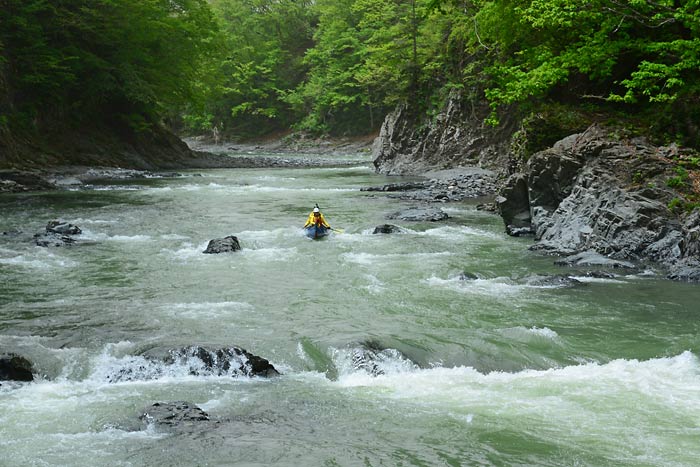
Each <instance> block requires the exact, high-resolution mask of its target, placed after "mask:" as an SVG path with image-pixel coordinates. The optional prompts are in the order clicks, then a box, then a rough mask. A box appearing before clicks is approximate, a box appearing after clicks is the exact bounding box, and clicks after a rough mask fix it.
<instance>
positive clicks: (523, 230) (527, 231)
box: [506, 225, 535, 237]
mask: <svg viewBox="0 0 700 467" xmlns="http://www.w3.org/2000/svg"><path fill="white" fill-rule="evenodd" d="M506 233H507V234H508V235H510V236H511V237H527V236H531V235H535V232H533V231H532V229H531V228H530V227H516V226H514V225H507V226H506Z"/></svg>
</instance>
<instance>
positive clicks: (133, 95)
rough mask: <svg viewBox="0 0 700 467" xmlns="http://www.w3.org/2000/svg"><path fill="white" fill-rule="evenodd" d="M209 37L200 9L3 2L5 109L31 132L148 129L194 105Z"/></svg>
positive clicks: (132, 0)
mask: <svg viewBox="0 0 700 467" xmlns="http://www.w3.org/2000/svg"><path fill="white" fill-rule="evenodd" d="M215 30H216V25H215V23H214V22H213V17H212V15H211V11H210V9H209V6H208V4H207V3H206V1H205V0H172V1H163V0H73V1H70V2H52V1H48V0H2V1H0V43H1V44H2V45H3V49H2V50H1V51H0V53H1V54H2V61H3V62H4V65H3V70H5V71H6V73H4V74H5V77H6V80H7V83H6V86H5V90H4V98H5V99H4V100H5V101H6V102H8V103H9V106H11V107H12V109H13V117H14V118H13V119H14V120H16V121H18V122H20V121H23V122H24V123H25V124H28V125H36V124H41V123H42V121H43V122H44V123H47V122H49V121H51V120H56V119H63V120H85V121H93V120H94V119H95V118H99V119H100V120H104V119H105V118H113V119H115V120H123V121H126V122H127V123H129V124H133V126H134V127H137V128H139V129H145V128H146V127H147V126H148V123H149V122H152V121H157V119H158V118H160V117H161V116H163V115H165V113H166V112H167V110H168V109H172V108H175V107H178V106H181V105H182V104H183V103H184V102H187V101H190V100H193V99H195V89H194V88H193V86H192V83H193V82H194V81H195V79H196V78H197V76H198V74H199V72H200V63H201V62H202V60H203V59H204V58H205V57H207V56H208V54H210V53H211V51H212V38H213V36H214V33H215ZM0 91H1V89H0ZM2 97H3V96H0V103H1V102H2V101H3V99H2Z"/></svg>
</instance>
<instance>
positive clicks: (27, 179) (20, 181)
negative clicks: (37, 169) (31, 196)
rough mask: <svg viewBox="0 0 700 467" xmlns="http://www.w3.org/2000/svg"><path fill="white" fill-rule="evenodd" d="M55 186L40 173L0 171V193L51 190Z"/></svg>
mask: <svg viewBox="0 0 700 467" xmlns="http://www.w3.org/2000/svg"><path fill="white" fill-rule="evenodd" d="M55 188H56V186H55V185H53V184H52V183H51V182H49V181H47V180H46V179H45V178H44V177H43V176H42V175H41V174H38V173H34V172H26V171H13V170H7V171H6V170H2V171H0V193H19V192H23V191H39V190H53V189H55Z"/></svg>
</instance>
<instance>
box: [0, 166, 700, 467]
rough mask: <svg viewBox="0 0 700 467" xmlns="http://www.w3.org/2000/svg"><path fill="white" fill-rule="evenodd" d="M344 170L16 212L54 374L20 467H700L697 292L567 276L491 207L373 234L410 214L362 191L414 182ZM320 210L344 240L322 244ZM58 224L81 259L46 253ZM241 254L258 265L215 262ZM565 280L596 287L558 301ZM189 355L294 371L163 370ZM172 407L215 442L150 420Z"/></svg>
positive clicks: (25, 324) (258, 172) (28, 387)
mask: <svg viewBox="0 0 700 467" xmlns="http://www.w3.org/2000/svg"><path fill="white" fill-rule="evenodd" d="M278 157H294V156H293V155H287V156H278ZM339 162H343V165H339V166H336V167H316V168H275V169H272V168H269V169H235V170H233V169H230V170H228V169H226V170H224V169H217V170H206V171H186V172H183V173H182V174H181V176H178V177H174V178H150V179H135V180H134V179H131V180H124V181H111V182H109V181H105V182H102V183H96V184H94V185H92V186H89V187H83V188H81V189H75V190H64V191H57V192H46V193H31V194H18V195H3V196H0V213H1V215H0V222H1V224H0V229H2V230H3V231H11V230H13V229H16V230H21V231H22V232H24V233H23V234H18V235H3V236H2V237H0V279H1V282H0V354H2V353H6V352H13V353H17V354H20V355H23V356H25V357H27V358H28V359H29V360H31V361H32V363H33V364H34V369H35V371H36V372H37V376H38V378H37V381H35V382H33V383H26V384H25V383H22V384H20V383H11V384H9V383H3V385H2V386H0V454H1V458H0V465H3V466H29V465H36V466H47V465H51V466H53V465H71V466H73V465H75V466H95V465H110V466H141V465H169V466H180V465H182V466H189V465H241V466H253V465H259V466H263V465H265V466H267V465H275V466H292V465H294V466H355V465H358V466H395V465H396V466H437V465H440V466H442V465H450V466H463V465H464V466H471V465H483V466H489V465H493V466H510V465H536V466H574V465H576V466H584V465H585V466H588V465H591V466H607V465H610V466H693V465H698V462H699V461H698V459H700V358H699V357H700V337H699V336H700V319H698V316H699V315H700V287H698V286H697V285H690V284H683V283H675V282H670V281H667V280H665V279H663V278H662V277H661V276H659V275H658V274H656V272H655V271H653V270H651V269H650V270H647V271H643V272H641V273H637V274H630V275H624V274H621V273H618V272H616V271H612V272H613V273H615V274H616V275H615V276H614V277H608V278H593V277H588V276H586V275H585V273H586V271H585V270H574V269H562V268H560V267H557V266H554V265H553V258H551V257H543V256H541V255H538V254H536V253H533V252H531V251H529V250H528V246H530V244H531V242H532V241H531V240H530V239H516V238H511V237H508V236H507V235H505V234H504V232H503V230H504V229H503V225H502V222H501V220H500V218H498V217H497V216H495V215H493V214H489V213H484V212H481V211H478V210H477V209H476V205H477V204H478V203H480V202H483V200H471V201H465V202H460V203H449V204H442V205H440V207H441V208H443V209H444V210H445V211H446V212H447V213H448V214H449V215H450V218H449V219H448V220H447V221H444V222H439V223H408V222H400V221H398V222H394V221H391V222H392V223H395V224H397V225H400V226H401V227H403V228H404V232H403V233H398V234H390V235H381V234H380V235H373V234H372V231H373V229H374V227H375V226H377V225H380V224H384V223H386V222H387V220H386V215H387V214H388V213H391V212H394V211H398V210H400V209H401V208H406V207H409V206H411V205H412V204H411V203H409V202H406V201H399V200H397V199H391V198H389V197H387V196H386V194H385V193H378V192H363V191H360V188H362V187H367V186H375V185H381V184H385V183H395V182H397V181H398V180H397V179H396V178H391V179H389V178H386V177H383V176H380V175H376V174H375V173H373V171H372V169H371V161H370V160H369V156H367V155H359V156H346V157H340V156H339ZM348 163H349V164H350V165H348ZM315 203H318V204H319V205H320V206H321V208H322V210H323V212H324V214H325V216H326V218H327V220H328V221H329V222H330V224H331V225H332V226H333V228H335V229H342V230H343V231H342V233H334V234H333V235H331V236H330V237H329V238H326V239H324V240H320V241H313V240H309V239H307V238H305V237H304V235H303V233H302V231H301V229H300V227H301V225H303V223H304V221H305V219H306V216H307V215H308V213H309V211H310V210H311V208H313V206H314V204H315ZM54 218H62V219H65V220H66V221H69V222H71V223H73V224H76V225H78V226H79V227H80V228H81V229H83V234H82V235H81V237H80V238H81V242H82V244H78V245H74V246H71V247H61V248H42V247H38V246H34V245H33V243H32V241H31V234H33V233H35V232H40V231H42V230H43V228H44V226H45V225H46V223H47V222H48V221H49V220H51V219H54ZM226 235H236V236H237V237H238V239H239V241H240V243H241V246H242V248H243V249H242V250H241V251H239V252H236V253H232V254H220V255H205V254H202V251H203V250H204V249H205V248H206V245H207V243H208V241H209V240H210V239H213V238H217V237H223V236H226ZM465 272H466V273H470V274H473V275H475V276H476V278H475V279H467V280H464V278H460V274H462V273H465ZM557 274H570V275H572V276H574V277H576V278H578V279H579V280H580V281H581V282H582V284H580V285H577V286H575V287H557V286H546V285H539V284H541V283H540V282H538V280H537V279H538V278H542V277H546V276H548V275H557ZM192 344H202V345H207V346H210V347H214V348H216V347H223V346H231V345H236V346H240V347H242V348H245V349H247V350H248V351H250V352H251V353H253V354H255V355H259V356H261V357H263V358H266V359H268V360H269V361H270V362H271V363H272V364H273V365H274V366H275V367H276V368H277V369H278V370H279V371H280V373H282V375H281V376H280V377H276V378H269V379H265V378H248V377H231V376H213V375H208V376H193V375H191V374H190V373H189V372H188V369H187V368H186V367H182V368H179V367H178V366H177V365H174V366H169V367H168V368H164V367H163V368H156V369H155V370H154V369H153V368H151V367H149V365H153V364H152V363H148V362H147V361H146V360H145V359H144V357H143V354H144V352H146V351H148V350H150V349H154V348H177V347H182V346H186V345H192ZM363 348H364V349H366V348H372V349H376V350H377V355H378V357H379V358H378V359H377V360H376V362H375V368H374V370H375V371H369V370H368V368H367V367H363V366H358V365H357V364H356V363H357V362H356V361H354V359H353V355H355V354H356V352H357V349H363ZM149 368H150V369H149ZM125 371H129V372H131V373H130V374H132V375H136V376H135V377H132V378H130V379H129V380H124V381H120V380H116V379H115V378H114V375H118V374H121V373H123V372H125ZM139 374H142V377H139ZM168 401H189V402H191V403H194V404H196V405H198V406H199V407H201V408H202V409H203V410H205V411H206V412H207V413H208V414H209V415H210V417H211V418H212V420H215V421H216V422H215V423H208V424H205V425H202V426H201V427H198V426H196V424H195V425H194V426H191V427H187V428H186V429H180V430H178V429H175V430H170V429H165V428H162V427H160V426H158V425H154V424H144V423H142V422H140V421H139V419H138V417H139V414H140V413H142V411H143V410H144V408H145V407H147V406H149V405H151V404H153V403H155V402H168Z"/></svg>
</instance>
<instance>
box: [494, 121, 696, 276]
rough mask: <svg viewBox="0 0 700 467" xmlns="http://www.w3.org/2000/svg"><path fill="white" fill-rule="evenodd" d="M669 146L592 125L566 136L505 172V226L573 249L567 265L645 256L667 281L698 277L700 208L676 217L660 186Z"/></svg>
mask: <svg viewBox="0 0 700 467" xmlns="http://www.w3.org/2000/svg"><path fill="white" fill-rule="evenodd" d="M675 151H677V148H676V147H675V146H670V147H655V146H653V145H651V144H649V143H648V142H647V141H646V140H644V139H642V138H637V139H632V140H623V139H616V138H614V137H611V136H610V135H609V134H608V132H607V131H605V130H604V129H602V128H599V127H596V126H593V127H591V128H589V129H588V130H587V131H586V132H584V133H581V134H576V135H572V136H569V137H567V138H565V139H563V140H561V141H559V142H557V143H556V144H555V145H554V146H553V147H552V148H550V149H547V150H544V151H541V152H538V153H536V154H534V155H533V156H532V157H531V158H530V159H529V160H528V161H527V163H526V164H524V166H523V168H522V171H521V172H519V173H515V174H513V175H511V176H510V178H509V179H508V181H507V183H506V185H505V187H504V188H503V189H502V190H501V193H500V196H499V197H498V198H497V204H498V206H499V210H500V214H501V216H502V217H503V220H504V222H505V224H506V230H507V231H508V232H509V233H511V234H513V233H515V232H522V231H523V229H525V230H531V231H532V232H533V233H534V235H535V241H536V244H535V245H534V247H533V248H534V249H537V250H541V251H544V252H547V253H551V254H557V255H563V256H572V255H578V256H573V257H572V258H569V259H568V260H567V263H570V264H576V265H581V264H582V261H584V262H585V261H586V258H588V259H591V258H594V259H595V261H593V262H592V263H591V262H590V261H588V262H589V263H590V264H591V265H595V266H605V265H606V264H609V265H611V266H613V267H625V268H627V267H630V266H632V265H630V264H629V262H630V261H631V262H640V261H642V262H643V261H651V262H655V263H658V264H660V265H662V266H664V267H666V268H667V269H669V270H670V271H671V272H670V277H673V278H674V279H687V280H697V278H699V277H700V269H699V268H700V254H699V250H700V244H699V243H698V237H699V236H700V214H698V213H697V212H696V213H693V215H691V216H689V217H688V218H687V219H685V220H683V219H682V218H679V217H678V215H677V214H675V213H674V212H672V211H671V210H669V207H668V206H669V203H670V202H671V200H672V199H673V198H674V197H676V196H677V193H676V192H675V191H674V190H672V189H671V188H669V187H668V186H667V181H668V180H669V178H670V177H671V175H672V174H673V171H672V169H673V168H674V164H673V162H672V161H671V160H670V159H669V157H670V156H672V155H673V154H674V152H675ZM595 254H597V256H596V255H595ZM601 257H602V258H605V260H604V261H601ZM611 260H615V261H613V263H614V264H612V263H611Z"/></svg>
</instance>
